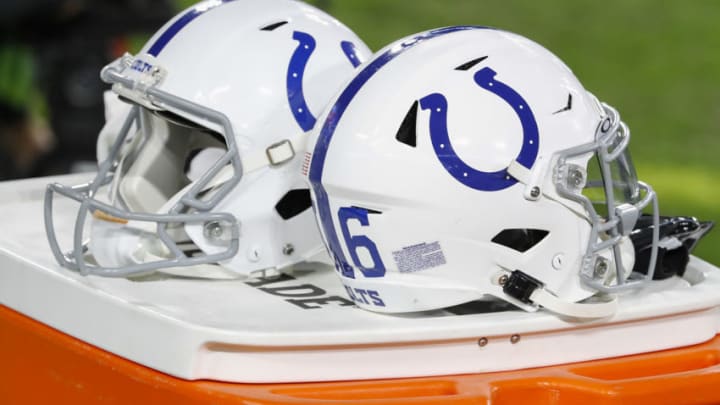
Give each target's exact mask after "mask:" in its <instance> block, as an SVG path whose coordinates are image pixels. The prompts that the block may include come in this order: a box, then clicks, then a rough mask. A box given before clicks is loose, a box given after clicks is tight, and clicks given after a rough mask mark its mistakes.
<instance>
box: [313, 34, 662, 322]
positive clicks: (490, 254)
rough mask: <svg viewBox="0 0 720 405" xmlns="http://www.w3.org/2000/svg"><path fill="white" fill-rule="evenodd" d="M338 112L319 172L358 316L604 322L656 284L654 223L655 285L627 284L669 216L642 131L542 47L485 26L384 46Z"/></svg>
mask: <svg viewBox="0 0 720 405" xmlns="http://www.w3.org/2000/svg"><path fill="white" fill-rule="evenodd" d="M331 106H332V107H330V108H328V114H327V115H326V116H324V117H322V119H321V122H320V124H319V125H318V126H317V128H316V129H315V130H314V131H313V133H312V138H311V141H310V142H309V144H308V157H309V158H310V165H309V168H308V170H307V177H308V180H309V183H310V184H311V190H312V197H313V202H314V204H315V212H316V215H317V218H318V221H319V223H320V226H321V230H322V233H323V235H324V238H325V241H326V243H327V245H328V248H329V250H330V251H331V253H332V255H333V257H334V260H335V265H336V267H337V270H338V274H339V276H340V278H341V280H342V283H343V284H344V285H345V288H346V290H347V292H348V295H349V296H350V297H351V298H352V299H353V300H354V301H355V302H356V303H357V305H359V306H360V307H363V308H365V309H369V310H373V311H380V312H409V311H423V310H431V309H438V308H444V307H448V306H453V305H457V304H461V303H464V302H468V301H473V300H477V299H481V298H483V297H485V296H493V297H496V298H500V299H503V300H505V301H508V302H510V303H513V304H515V305H517V306H519V307H521V308H524V309H526V310H529V311H533V310H536V309H537V308H538V307H539V306H543V307H545V308H547V309H549V310H552V311H554V312H556V313H559V314H562V315H567V316H574V317H581V318H595V317H603V316H607V315H610V314H612V313H613V311H614V310H615V301H613V300H612V299H606V300H605V298H607V297H604V298H603V297H600V296H602V295H603V294H605V293H607V294H610V293H615V292H618V291H622V290H624V289H628V288H632V287H637V286H639V285H641V284H642V281H645V280H648V279H652V271H653V269H654V266H655V256H656V250H657V241H658V234H657V226H655V229H654V234H653V242H652V254H651V260H650V264H649V271H648V273H649V275H648V274H645V275H638V274H630V272H631V270H632V268H633V258H634V256H633V246H632V243H631V242H630V240H629V238H628V235H629V234H630V232H631V231H632V230H633V227H634V226H635V223H636V221H637V219H638V217H639V215H640V214H641V211H642V210H643V209H644V208H646V207H651V208H652V211H653V216H652V218H653V223H654V224H656V225H657V221H658V216H657V201H656V198H655V194H654V193H653V191H652V189H651V188H650V187H649V186H648V185H646V184H644V183H642V182H640V181H638V180H637V178H636V175H635V170H634V168H633V165H632V161H631V160H630V156H629V154H628V149H627V145H628V142H629V139H630V132H629V130H628V128H627V126H626V125H625V124H624V123H622V121H620V117H619V115H618V113H617V112H616V111H615V110H614V109H612V108H611V107H609V106H607V105H605V104H601V103H600V102H598V101H597V99H596V98H595V97H594V96H592V95H591V94H590V93H588V92H587V91H586V90H585V89H584V88H583V86H582V85H581V84H580V83H579V82H578V80H577V79H576V78H575V76H574V75H573V73H572V72H571V71H570V69H568V68H567V67H566V66H565V65H564V64H563V63H562V62H561V61H560V60H559V59H558V58H557V57H556V56H554V55H553V54H552V53H550V52H549V51H547V50H546V49H545V48H543V47H541V46H540V45H538V44H536V43H534V42H532V41H530V40H528V39H526V38H523V37H521V36H519V35H515V34H512V33H509V32H505V31H501V30H494V29H488V28H482V27H449V28H444V29H438V30H434V31H428V32H425V33H421V34H418V35H415V36H411V37H408V38H405V39H402V40H399V41H397V42H395V43H393V44H391V45H389V46H388V47H386V48H384V49H383V50H381V51H380V52H378V53H377V54H376V56H375V57H374V58H373V59H372V60H371V61H369V62H368V63H366V64H365V65H364V67H363V68H362V70H360V71H359V72H358V73H357V74H356V75H355V77H354V78H353V79H352V81H350V82H349V84H348V85H347V86H346V87H345V88H344V89H343V90H342V91H340V92H339V93H338V95H337V96H336V98H335V100H334V101H333V102H332V104H331ZM594 296H595V297H594ZM591 297H593V298H592V299H590V302H588V301H587V300H588V299H589V298H591ZM600 298H603V299H600ZM584 300H585V301H584Z"/></svg>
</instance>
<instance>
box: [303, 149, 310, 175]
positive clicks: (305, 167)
mask: <svg viewBox="0 0 720 405" xmlns="http://www.w3.org/2000/svg"><path fill="white" fill-rule="evenodd" d="M311 160H312V153H310V152H305V160H303V164H302V175H303V176H307V174H308V170H310V161H311Z"/></svg>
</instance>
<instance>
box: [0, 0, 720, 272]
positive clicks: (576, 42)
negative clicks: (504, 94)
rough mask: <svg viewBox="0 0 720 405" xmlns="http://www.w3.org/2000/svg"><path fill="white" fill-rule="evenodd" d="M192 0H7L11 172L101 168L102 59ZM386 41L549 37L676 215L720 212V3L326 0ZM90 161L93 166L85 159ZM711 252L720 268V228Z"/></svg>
mask: <svg viewBox="0 0 720 405" xmlns="http://www.w3.org/2000/svg"><path fill="white" fill-rule="evenodd" d="M192 3H193V2H192V1H188V0H162V1H158V0H154V1H142V0H125V1H123V0H100V1H98V0H95V1H90V0H85V1H82V0H74V1H71V0H65V1H62V0H58V1H52V0H42V1H39V0H23V1H18V0H2V2H1V3H0V25H1V26H2V41H0V178H5V179H8V178H15V177H26V176H38V175H49V174H57V173H64V172H67V171H69V170H82V169H87V168H92V167H93V165H94V156H95V151H94V149H95V138H96V136H97V133H98V131H99V129H100V127H101V126H102V124H103V120H104V116H103V106H102V90H103V89H105V88H106V86H104V85H103V84H102V83H101V82H100V80H99V71H100V68H101V67H102V66H103V65H104V64H105V63H107V62H109V61H111V60H112V59H114V58H115V57H116V56H118V55H120V54H121V53H122V52H124V51H125V50H129V51H131V52H136V51H137V50H138V49H139V48H140V46H141V45H142V43H143V42H144V40H145V39H147V38H148V37H149V35H150V34H151V33H152V32H154V31H155V30H156V29H157V28H159V27H160V25H162V23H163V22H164V21H165V20H167V19H168V18H170V17H171V16H172V15H173V14H175V13H176V12H177V11H179V10H180V9H182V8H184V7H187V6H189V5H191V4H192ZM310 3H312V4H314V5H316V6H319V7H320V8H323V9H325V10H326V11H328V12H329V13H330V14H332V15H334V16H335V17H337V18H338V19H339V20H341V21H343V22H344V23H345V24H347V25H348V26H349V27H350V28H351V29H353V30H354V31H355V32H356V33H357V34H358V35H359V36H360V37H361V38H363V39H364V40H365V42H366V43H367V44H368V45H369V46H370V48H371V49H373V50H378V49H380V48H381V47H382V46H384V45H386V44H388V43H389V42H391V41H393V40H395V39H398V38H401V37H404V36H406V35H410V34H413V33H416V32H419V31H423V30H426V29H430V28H437V27H440V26H447V25H460V24H476V25H489V26H494V27H498V28H503V29H506V30H509V31H514V32H517V33H519V34H522V35H524V36H527V37H529V38H531V39H533V40H535V41H537V42H539V43H540V44H542V45H544V46H545V47H547V48H548V49H550V50H551V51H553V52H554V53H556V54H557V55H558V56H559V57H560V58H561V59H563V60H564V61H565V62H566V63H567V64H568V66H570V68H572V69H573V71H574V72H575V74H576V75H577V76H578V78H579V79H580V81H581V82H582V83H583V84H584V85H585V87H586V88H587V89H588V90H590V91H591V92H593V93H595V95H597V96H598V97H599V98H600V99H601V100H603V101H606V102H608V103H610V104H611V105H613V106H615V107H616V108H617V109H618V110H619V111H620V113H621V114H622V117H623V119H624V121H625V122H626V123H628V125H629V126H630V128H631V130H632V136H633V141H632V142H631V150H632V153H633V155H634V156H633V157H634V158H635V163H636V166H637V168H638V172H639V175H640V178H641V179H643V180H645V181H646V182H648V183H650V184H651V185H652V186H653V187H654V188H655V189H656V191H657V192H658V194H659V196H660V209H661V212H662V213H663V214H665V215H693V216H697V217H699V218H701V219H706V220H720V187H719V186H720V180H719V179H718V178H719V177H720V170H719V169H720V159H719V158H718V153H719V152H720V24H719V23H718V22H719V21H720V2H719V1H714V0H695V1H692V2H680V1H675V2H670V1H664V2H661V1H656V0H633V1H614V2H608V1H605V2H599V1H591V0H574V1H571V0H545V1H535V0H445V1H438V0H312V1H310ZM78 161H86V162H89V163H88V164H84V165H83V164H77V162H78ZM697 253H698V254H699V255H700V256H702V257H704V258H706V259H708V260H710V261H711V262H713V263H716V264H720V231H715V234H714V235H713V234H711V235H710V236H709V237H708V238H707V239H706V240H704V241H703V242H702V243H701V244H700V247H699V249H698V251H697Z"/></svg>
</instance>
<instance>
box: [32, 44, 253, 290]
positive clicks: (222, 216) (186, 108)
mask: <svg viewBox="0 0 720 405" xmlns="http://www.w3.org/2000/svg"><path fill="white" fill-rule="evenodd" d="M132 62H133V58H132V57H131V56H130V55H125V56H123V57H122V58H120V59H118V60H116V61H114V62H113V63H111V64H110V65H108V66H106V67H105V68H104V69H103V70H102V72H101V78H102V79H103V80H104V81H105V82H107V83H111V84H114V85H115V86H122V88H124V89H127V90H130V91H133V92H134V93H136V94H137V95H138V96H140V97H142V98H143V100H144V101H145V102H149V103H151V104H152V105H153V106H154V107H157V108H160V109H168V108H169V109H171V110H172V109H174V110H179V111H183V112H185V113H189V114H190V115H191V116H193V117H199V118H201V119H204V120H206V121H208V122H210V123H213V124H216V125H219V126H220V127H221V128H222V129H223V134H222V135H223V136H224V137H225V141H226V144H227V149H228V150H227V152H226V153H225V154H224V155H223V157H222V158H220V159H219V160H218V161H217V162H215V163H214V164H213V165H212V166H211V167H210V169H209V170H207V171H206V172H205V173H204V174H203V175H202V176H201V177H200V178H199V179H198V180H196V181H195V182H194V183H193V184H192V185H191V186H190V188H189V190H188V191H187V192H186V193H185V194H184V195H182V196H181V197H180V199H179V200H178V201H177V202H176V203H175V204H174V205H173V206H172V207H171V208H170V210H169V211H168V213H167V214H157V213H133V212H129V211H127V210H123V209H119V208H117V207H113V206H111V205H108V204H105V203H103V202H100V201H98V200H96V199H95V198H94V195H95V193H96V192H97V190H98V189H99V188H100V187H102V186H104V185H106V184H108V183H109V182H111V181H112V179H113V175H114V174H113V172H112V171H113V170H114V169H115V168H116V167H117V165H118V162H119V155H120V151H121V149H122V146H123V144H124V143H125V140H126V139H127V137H128V136H129V134H130V129H131V128H132V126H133V123H136V122H138V120H139V107H137V106H135V107H134V108H133V109H132V110H131V113H130V114H129V115H128V117H127V119H126V120H125V122H124V124H123V126H122V129H121V131H120V133H119V135H118V137H117V139H116V140H115V142H114V143H113V145H112V148H111V150H110V153H109V155H108V158H107V159H106V160H105V161H103V162H101V163H100V164H99V166H98V173H97V175H96V176H95V178H94V179H93V180H92V181H90V182H89V183H88V184H84V185H79V186H74V187H68V186H65V185H62V184H57V183H55V184H49V185H48V187H47V190H46V192H45V206H44V219H45V229H46V233H47V236H48V241H49V243H50V248H51V250H52V252H53V255H54V256H55V259H56V260H57V261H58V263H59V264H60V265H62V266H64V267H67V268H70V269H74V270H78V271H80V272H81V273H82V274H83V275H87V274H96V275H101V276H106V277H126V276H129V275H138V274H145V273H151V272H153V271H155V270H159V269H163V268H169V267H184V266H192V265H197V264H206V263H215V262H219V261H223V260H227V259H229V258H231V257H233V256H235V254H237V251H238V249H239V235H240V231H239V224H238V223H237V219H236V218H235V216H234V215H232V214H230V213H211V212H208V211H210V210H212V209H213V208H214V207H215V206H217V204H218V203H219V202H220V201H221V200H222V199H223V198H225V196H227V195H228V194H229V193H230V191H231V190H232V189H233V188H234V187H235V186H236V185H237V184H238V183H239V182H240V180H241V178H242V175H243V169H242V162H241V159H240V154H239V153H238V149H237V144H236V140H235V133H234V131H233V128H232V124H231V123H230V120H229V119H228V118H227V116H226V115H225V114H223V113H221V112H219V111H216V110H212V109H209V108H206V107H204V106H201V105H199V104H196V103H193V102H191V101H189V100H185V99H182V98H180V97H177V96H174V95H172V94H169V93H167V92H164V91H162V90H160V89H158V88H156V87H155V86H154V84H152V85H149V86H148V85H147V83H144V82H140V81H138V80H133V79H131V78H129V77H128V76H126V75H124V74H123V72H124V70H125V69H128V68H129V67H130V66H131V65H132ZM152 73H156V71H154V72H152ZM227 165H232V167H233V170H234V176H233V177H232V178H231V179H229V180H227V181H225V182H224V183H222V184H220V185H217V186H215V188H214V193H213V195H212V196H211V197H209V198H208V199H207V200H206V201H202V200H200V198H198V194H200V193H201V192H203V191H204V190H205V189H206V188H207V187H208V184H210V182H211V181H212V180H213V179H214V178H215V176H216V175H217V174H218V173H219V172H220V170H221V169H222V168H223V167H225V166H227ZM54 193H58V194H61V195H63V196H65V197H68V198H71V199H73V200H75V201H77V202H79V203H80V209H79V212H78V217H77V220H76V222H75V228H74V233H73V250H72V251H71V252H68V253H67V254H63V253H62V251H61V248H60V246H59V243H58V241H57V236H56V233H55V227H54V220H53V210H52V206H53V194H54ZM188 208H192V209H195V210H196V211H195V212H191V213H182V212H184V211H185V210H187V209H188ZM95 210H100V211H101V212H104V213H107V214H109V215H111V216H113V217H116V218H118V219H121V220H126V221H145V222H155V223H157V228H156V231H157V236H158V237H159V239H160V240H161V241H162V243H163V244H164V245H165V246H166V247H167V248H168V250H169V251H170V253H171V255H172V256H173V258H170V259H167V260H159V261H153V262H148V263H138V264H134V265H129V266H123V267H117V268H110V267H103V266H99V265H91V264H88V263H86V262H85V258H84V254H85V251H86V246H85V244H84V243H83V226H84V224H85V221H86V219H87V214H88V212H95ZM211 221H217V222H220V223H222V224H224V225H225V226H226V227H228V228H229V230H230V240H229V245H228V248H227V249H226V250H225V251H223V252H220V253H215V254H211V255H208V254H205V255H200V256H193V257H187V256H186V255H185V254H184V253H183V252H182V250H181V249H180V248H179V247H178V246H177V243H176V242H175V241H174V240H173V239H172V237H170V235H169V234H168V231H167V228H168V225H169V224H174V223H182V224H196V223H206V222H211Z"/></svg>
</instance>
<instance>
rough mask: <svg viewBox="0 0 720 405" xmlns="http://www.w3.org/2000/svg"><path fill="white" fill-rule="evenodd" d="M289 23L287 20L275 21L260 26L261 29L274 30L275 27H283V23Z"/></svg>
mask: <svg viewBox="0 0 720 405" xmlns="http://www.w3.org/2000/svg"><path fill="white" fill-rule="evenodd" d="M287 23H288V22H287V21H278V22H274V23H272V24H268V25H266V26H264V27H262V28H260V31H272V30H274V29H275V28H278V27H282V26H283V25H285V24H287Z"/></svg>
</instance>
